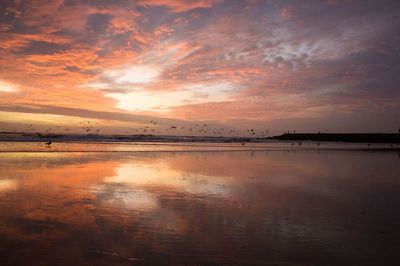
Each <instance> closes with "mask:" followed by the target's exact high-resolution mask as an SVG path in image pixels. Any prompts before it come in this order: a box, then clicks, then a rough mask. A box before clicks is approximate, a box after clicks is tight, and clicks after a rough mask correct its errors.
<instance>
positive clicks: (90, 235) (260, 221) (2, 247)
mask: <svg viewBox="0 0 400 266" xmlns="http://www.w3.org/2000/svg"><path fill="white" fill-rule="evenodd" d="M399 173H400V156H399V150H398V149H392V148H391V147H389V146H388V145H377V144H374V145H371V146H367V145H366V144H334V143H331V144H326V143H323V144H321V145H320V146H317V145H316V144H315V143H312V142H309V143H308V142H307V143H302V145H299V144H298V143H295V144H294V145H293V146H292V144H291V143H281V142H277V143H246V144H245V145H241V144H240V143H239V144H237V143H236V144H234V143H233V144H223V143H169V144H165V143H104V142H102V143H100V142H99V143H94V142H69V143H54V144H52V145H51V147H47V146H46V145H44V144H43V143H38V142H1V143H0V264H1V265H160V264H174V265H204V264H211V265H213V264H223V265H396V264H397V265H398V264H399V263H400V255H399V252H398V247H399V246H400V227H399V226H400V212H399V210H400V175H399Z"/></svg>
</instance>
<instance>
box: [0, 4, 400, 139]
mask: <svg viewBox="0 0 400 266" xmlns="http://www.w3.org/2000/svg"><path fill="white" fill-rule="evenodd" d="M399 14H400V1H398V0H382V1H377V0H307V1H299V0H297V1H296V0H291V1H290V0H265V1H261V0H259V1H257V0H241V1H235V0H171V1H168V0H136V1H133V0H113V1H107V0H97V1H96V0H81V1H78V0H29V1H27V0H25V1H24V0H3V1H1V2H0V131H12V130H18V131H32V132H33V131H44V130H49V128H51V131H52V132H82V130H84V129H82V127H89V126H90V127H92V128H91V130H92V131H91V132H94V131H95V130H97V129H99V130H101V132H104V133H118V134H119V133H135V132H137V133H141V132H140V130H139V132H138V131H135V129H138V128H144V127H145V126H149V128H153V129H154V131H152V133H153V134H157V133H159V134H177V135H196V134H200V133H198V132H197V131H195V130H193V131H188V129H189V128H193V129H194V128H195V124H198V125H199V124H201V125H203V124H207V125H208V126H209V127H210V128H212V129H215V130H216V129H217V128H218V129H220V128H222V127H223V128H226V130H225V133H224V134H227V135H229V134H233V135H235V134H237V135H246V134H247V133H248V132H247V131H246V130H247V129H249V128H254V129H255V130H257V132H258V133H259V132H261V131H264V132H268V134H269V135H276V134H281V133H283V132H286V131H288V130H290V131H293V130H296V131H297V132H300V131H302V132H317V131H320V132H397V130H398V128H399V127H400V15H399ZM151 120H152V121H156V122H157V124H150V121H151ZM171 125H174V126H176V129H175V128H172V129H171ZM167 129H168V131H167ZM228 129H229V130H231V133H228ZM267 129H268V131H267ZM67 130H68V131H67ZM80 130H81V131H80ZM233 130H235V131H233ZM211 132H212V131H210V132H209V133H204V134H211ZM246 132H247V133H246ZM149 133H150V131H149ZM201 134H203V133H201ZM201 134H200V135H201Z"/></svg>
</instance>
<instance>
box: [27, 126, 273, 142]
mask: <svg viewBox="0 0 400 266" xmlns="http://www.w3.org/2000/svg"><path fill="white" fill-rule="evenodd" d="M96 125H98V124H97V123H93V122H91V121H87V122H86V123H85V124H84V125H83V126H81V127H80V129H81V130H82V131H83V133H85V134H99V133H100V130H101V129H100V128H96ZM28 130H30V131H31V132H36V130H35V128H34V127H33V125H32V124H30V125H28ZM62 130H63V131H64V132H65V133H67V132H72V129H71V128H65V129H62V128H61V127H60V126H56V129H53V128H51V127H49V128H46V129H45V130H44V131H45V133H47V134H52V133H55V132H60V131H62ZM185 131H186V132H187V134H188V135H193V134H200V135H203V136H204V135H206V136H232V135H236V136H240V135H243V134H240V133H241V132H240V131H239V130H235V129H226V128H223V127H215V126H209V125H208V124H206V123H195V124H194V125H193V126H177V125H167V126H160V125H159V124H158V122H156V121H155V120H150V122H149V125H146V126H144V127H140V128H129V129H128V130H126V131H125V133H127V134H152V133H155V132H160V133H161V132H176V133H178V132H180V133H181V134H182V132H185ZM269 132H270V131H269V130H268V129H265V130H261V131H259V132H257V133H256V131H255V130H254V129H253V128H251V129H247V130H246V131H244V134H245V135H250V136H256V134H257V136H258V137H267V136H268V135H269ZM51 143H52V142H51V141H49V142H47V143H46V145H48V146H50V145H51Z"/></svg>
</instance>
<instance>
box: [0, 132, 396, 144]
mask: <svg viewBox="0 0 400 266" xmlns="http://www.w3.org/2000/svg"><path fill="white" fill-rule="evenodd" d="M50 140H57V141H79V140H84V141H91V140H93V141H95V140H96V141H128V142H129V141H150V142H268V141H273V140H279V141H316V142H323V141H331V142H354V143H400V134H399V133H285V134H283V135H279V136H273V137H263V138H261V137H223V136H218V137H217V136H171V135H168V136H166V135H152V134H134V135H101V134H84V135H82V134H41V133H24V132H0V141H50Z"/></svg>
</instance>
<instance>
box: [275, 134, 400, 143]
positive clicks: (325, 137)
mask: <svg viewBox="0 0 400 266" xmlns="http://www.w3.org/2000/svg"><path fill="white" fill-rule="evenodd" d="M269 139H275V140H295V141H300V140H302V141H307V140H310V141H335V142H365V143H400V134H399V133H286V134H283V135H280V136H274V137H270V138H269Z"/></svg>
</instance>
